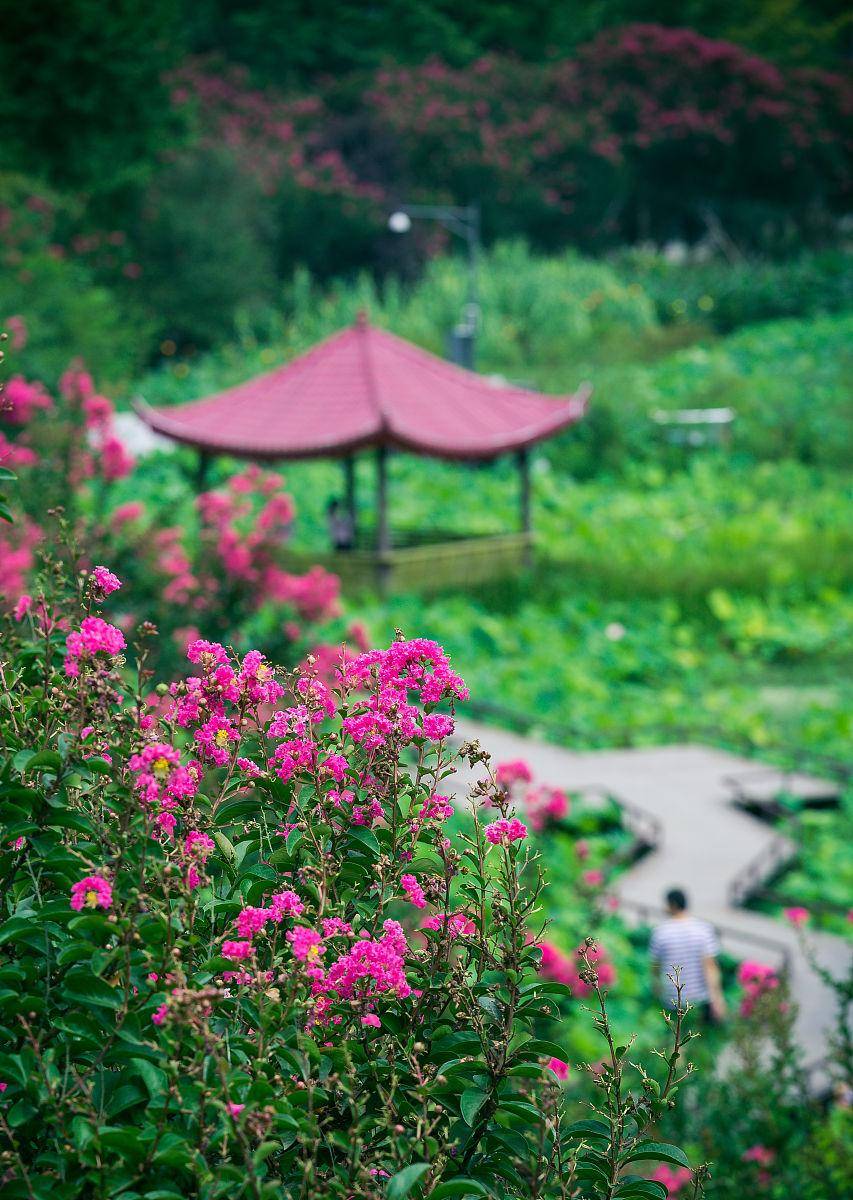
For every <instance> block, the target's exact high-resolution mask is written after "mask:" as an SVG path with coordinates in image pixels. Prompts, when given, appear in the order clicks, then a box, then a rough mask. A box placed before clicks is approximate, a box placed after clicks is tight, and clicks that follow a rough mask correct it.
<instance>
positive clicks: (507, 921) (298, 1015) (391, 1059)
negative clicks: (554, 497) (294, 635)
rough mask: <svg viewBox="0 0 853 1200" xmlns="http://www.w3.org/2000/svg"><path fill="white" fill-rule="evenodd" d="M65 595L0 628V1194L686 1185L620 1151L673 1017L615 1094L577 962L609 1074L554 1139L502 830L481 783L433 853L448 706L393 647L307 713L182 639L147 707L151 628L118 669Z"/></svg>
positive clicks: (218, 653) (552, 1000)
mask: <svg viewBox="0 0 853 1200" xmlns="http://www.w3.org/2000/svg"><path fill="white" fill-rule="evenodd" d="M84 578H85V583H84V586H82V587H79V588H78V587H76V586H75V587H74V588H69V589H67V590H68V592H69V593H70V595H71V597H72V599H71V600H68V601H61V600H60V599H58V598H57V597H55V596H53V595H51V596H49V597H48V596H46V595H45V594H44V593H43V591H42V590H41V588H40V587H39V586H36V587H34V588H33V593H34V595H33V598H32V599H31V602H30V604H29V605H28V606H27V611H26V612H23V613H22V619H21V621H20V622H18V623H15V622H14V621H12V620H11V619H10V618H6V619H5V620H6V630H5V632H4V653H5V660H4V662H3V664H2V673H3V682H4V684H5V686H6V688H7V689H9V690H10V691H11V692H12V693H13V694H14V697H15V700H14V703H13V704H11V705H6V706H4V707H2V709H0V723H2V746H3V758H2V766H0V846H2V850H0V877H2V896H3V912H2V918H0V1034H1V1035H0V1081H2V1092H3V1094H2V1099H0V1154H2V1158H0V1163H1V1164H2V1170H3V1172H4V1175H3V1184H4V1194H5V1192H6V1191H7V1190H8V1194H9V1195H18V1194H21V1195H24V1196H28V1197H32V1196H37V1197H42V1196H47V1195H48V1194H49V1193H53V1194H56V1195H59V1196H61V1197H77V1196H80V1197H83V1196H90V1195H93V1196H95V1195H96V1196H104V1197H106V1196H107V1195H115V1196H127V1197H130V1196H132V1195H139V1194H147V1195H160V1196H163V1197H171V1196H175V1195H186V1194H187V1193H188V1191H191V1192H193V1194H198V1195H199V1196H202V1197H206V1198H207V1197H211V1198H213V1197H224V1196H226V1195H227V1196H229V1197H234V1196H251V1197H269V1198H272V1197H273V1196H275V1197H280V1196H296V1195H299V1196H302V1197H314V1198H316V1200H320V1197H324V1198H325V1197H341V1198H343V1197H363V1198H365V1200H367V1198H377V1200H378V1197H380V1196H383V1195H387V1196H388V1197H391V1198H395V1197H396V1198H398V1200H399V1198H400V1197H403V1196H406V1195H409V1194H415V1193H418V1194H421V1195H431V1196H435V1197H436V1198H438V1197H440V1196H457V1195H460V1196H461V1195H464V1194H473V1195H494V1196H502V1197H503V1196H505V1197H511V1196H529V1195H533V1194H536V1195H540V1196H565V1195H566V1194H567V1193H566V1186H567V1183H566V1181H567V1180H569V1181H571V1183H570V1185H569V1186H570V1187H571V1190H572V1194H574V1195H582V1196H589V1197H612V1196H614V1195H616V1194H617V1191H618V1195H619V1196H620V1197H624V1198H626V1200H632V1198H634V1200H639V1198H640V1197H641V1196H642V1197H647V1196H649V1195H654V1196H657V1197H660V1200H663V1196H664V1189H663V1188H662V1187H661V1188H659V1189H658V1190H653V1191H651V1192H650V1191H649V1187H650V1186H651V1187H654V1185H650V1184H648V1183H646V1182H642V1187H641V1186H640V1183H641V1181H640V1180H639V1179H638V1177H637V1176H636V1175H635V1174H634V1173H633V1172H634V1168H633V1164H634V1163H635V1162H639V1161H649V1160H651V1163H653V1162H654V1161H655V1160H657V1161H664V1162H667V1163H669V1164H671V1165H675V1166H679V1167H686V1166H687V1162H686V1159H685V1158H684V1155H683V1154H682V1153H681V1151H679V1150H678V1149H677V1148H675V1147H673V1146H667V1145H661V1144H657V1143H654V1142H650V1141H649V1140H648V1139H646V1137H645V1134H646V1131H647V1130H648V1128H649V1127H650V1125H651V1123H652V1122H653V1121H656V1120H658V1119H659V1118H660V1117H661V1115H662V1113H663V1112H664V1111H666V1109H667V1108H668V1107H669V1106H670V1105H671V1103H672V1102H671V1100H670V1099H669V1098H668V1097H669V1094H670V1091H672V1090H673V1089H674V1088H675V1087H676V1086H677V1083H678V1082H679V1080H680V1076H679V1074H678V1072H677V1065H676V1064H677V1063H678V1060H679V1057H680V1053H681V1047H682V1045H683V1039H682V1038H681V1034H680V1018H679V1022H678V1025H679V1030H678V1031H677V1032H676V1039H675V1044H674V1046H673V1048H672V1050H671V1051H670V1053H669V1055H668V1056H667V1062H668V1073H667V1074H666V1077H665V1078H663V1079H662V1081H661V1082H660V1083H656V1082H653V1081H649V1080H648V1079H647V1078H646V1079H645V1082H644V1085H643V1088H642V1089H641V1090H638V1091H637V1092H631V1091H630V1090H629V1089H628V1088H627V1086H626V1084H625V1083H624V1081H623V1073H624V1072H625V1070H626V1069H627V1067H626V1064H624V1063H623V1061H622V1056H623V1055H624V1053H625V1051H624V1048H623V1047H617V1046H616V1045H615V1043H614V1042H613V1040H612V1034H611V1032H610V1026H609V1022H608V1018H607V1013H606V1009H605V1008H604V994H603V992H602V988H601V969H600V968H601V964H600V963H597V962H596V961H595V954H594V953H593V952H592V951H591V949H590V947H589V946H588V945H586V946H585V947H583V948H582V951H581V956H580V959H581V962H582V968H581V975H582V978H583V981H584V982H585V983H586V985H587V986H588V988H589V992H590V994H591V995H594V996H595V997H596V999H597V1002H598V1004H599V1013H598V1017H597V1024H598V1027H599V1028H600V1030H601V1031H602V1033H603V1034H604V1036H605V1038H606V1039H607V1043H608V1047H609V1049H608V1052H607V1055H606V1059H605V1063H604V1064H602V1065H599V1066H598V1067H596V1074H595V1080H596V1085H597V1087H598V1088H599V1094H600V1100H599V1102H598V1105H597V1108H596V1115H595V1119H584V1120H581V1121H579V1122H576V1123H574V1124H571V1125H570V1124H567V1120H566V1115H565V1112H564V1099H563V1093H562V1090H561V1086H560V1080H562V1079H563V1078H564V1077H566V1076H567V1075H569V1070H568V1064H567V1062H566V1060H565V1058H564V1056H563V1053H562V1052H561V1048H560V1046H559V1045H557V1044H555V1043H553V1042H550V1041H546V1040H542V1039H541V1038H539V1037H538V1036H537V1024H538V1022H539V1021H540V1020H541V1018H542V1015H543V1014H548V1013H549V1012H551V1011H552V1010H553V1009H554V1007H555V1005H556V1004H557V1002H558V1000H559V998H560V997H561V996H563V995H565V993H566V988H565V986H564V985H563V984H561V983H557V982H552V981H548V980H546V979H544V978H542V976H540V974H539V973H538V972H537V969H536V968H537V963H538V959H539V956H540V949H539V947H538V945H537V942H536V939H532V938H531V936H530V934H529V932H528V925H529V923H530V921H531V919H532V917H533V913H534V911H535V910H536V908H537V906H538V902H539V897H540V893H541V883H540V882H534V885H533V886H532V887H528V886H526V884H525V883H524V879H525V878H526V877H528V876H529V875H530V874H531V872H532V873H533V874H534V877H535V870H536V868H535V861H534V856H533V855H532V853H531V850H530V848H529V845H528V839H527V838H526V836H525V831H524V826H523V823H522V822H521V821H519V820H518V818H516V817H514V816H513V813H512V810H511V808H510V807H509V803H508V799H507V796H506V793H505V792H504V791H503V789H502V788H500V787H499V786H498V785H496V784H495V783H494V782H490V783H485V784H482V785H479V786H478V794H477V796H476V797H475V800H476V801H478V802H479V801H480V800H482V799H488V800H489V801H490V805H489V807H488V809H487V810H486V811H487V812H488V814H489V816H488V819H487V820H488V823H487V824H485V825H484V824H483V823H481V821H480V819H479V815H478V808H479V804H477V805H476V806H475V807H474V809H473V815H472V820H471V823H470V825H468V826H467V827H466V831H465V832H459V833H457V834H455V835H453V836H451V835H450V823H449V817H450V816H451V814H452V811H453V806H452V805H451V804H450V803H449V802H448V801H447V799H446V798H445V797H444V796H443V795H441V794H438V789H439V788H441V787H442V786H444V787H446V784H445V782H444V781H446V780H447V779H448V777H449V776H450V775H451V774H452V772H453V764H454V755H453V753H452V751H451V748H450V745H449V743H448V737H449V735H450V734H451V732H452V728H453V710H454V707H455V705H456V704H457V703H458V702H459V701H461V700H464V699H465V697H466V696H467V689H466V688H465V685H464V683H463V681H462V680H461V679H460V678H459V676H458V675H457V674H456V673H455V672H454V671H453V669H452V667H451V665H450V663H449V661H448V659H447V657H446V655H445V654H444V653H443V651H442V650H441V648H440V647H439V646H438V645H437V644H435V643H434V642H429V641H425V640H422V639H415V640H412V641H397V642H395V643H393V644H392V645H391V646H389V647H388V648H387V649H384V650H371V651H368V652H365V653H362V654H360V655H358V656H356V657H354V658H350V659H344V660H342V662H341V664H340V667H339V669H338V671H337V673H336V675H335V678H334V679H333V680H332V681H330V682H327V681H325V680H324V679H322V678H321V677H320V676H319V675H318V674H317V673H316V672H315V671H312V670H310V669H309V670H304V671H296V672H291V673H283V672H282V671H280V670H279V669H278V668H276V667H274V666H273V665H272V664H271V663H270V662H269V661H268V660H267V659H266V658H265V657H264V656H263V655H261V654H260V653H258V652H256V651H250V652H248V653H247V654H245V655H243V656H242V657H239V658H238V657H235V656H234V655H232V654H231V653H230V652H228V651H227V650H226V649H225V648H224V647H223V646H222V645H220V644H219V643H217V642H213V641H208V640H205V639H201V638H197V639H195V640H194V641H192V642H191V643H190V645H189V646H188V648H187V658H188V659H189V662H190V664H191V666H190V673H189V674H188V675H186V677H184V678H181V679H178V680H176V681H174V682H172V683H171V684H168V685H166V684H160V685H158V686H157V687H156V688H154V691H153V693H152V679H151V672H150V670H149V668H148V666H147V659H148V650H147V649H146V645H147V638H148V637H149V636H150V633H151V630H150V627H149V628H148V629H146V628H145V627H143V628H142V629H141V631H140V637H141V641H138V642H137V643H136V644H135V646H134V647H133V654H134V663H133V669H132V670H131V668H130V666H129V665H128V664H126V663H125V655H126V654H130V653H131V650H130V649H129V648H128V646H127V645H126V641H125V637H124V635H123V634H122V632H121V630H119V629H118V628H117V627H116V626H114V625H113V624H111V623H110V622H109V621H108V620H106V619H105V618H104V617H102V616H100V615H99V613H98V612H97V606H98V604H99V603H100V597H101V596H102V595H103V594H104V592H105V591H106V590H108V586H109V587H112V588H113V590H116V589H115V585H114V582H113V576H112V572H108V571H107V570H106V569H104V570H98V571H96V572H93V573H92V574H90V575H88V576H85V577H84ZM107 585H108V586H107ZM81 604H82V608H81V607H80V605H81ZM439 706H442V711H439ZM462 753H463V754H464V756H465V757H467V758H468V759H469V760H470V761H472V762H473V761H481V760H483V755H482V752H481V751H480V750H479V749H478V748H477V747H475V746H470V747H467V748H464V749H463V752H462ZM495 808H496V809H497V816H495V813H494V809H495ZM495 826H497V827H498V829H499V833H498V834H497V835H492V836H491V837H490V836H488V834H487V832H486V830H487V829H490V828H494V827H495ZM421 914H424V916H421ZM650 1169H651V1167H650ZM632 1181H634V1182H632Z"/></svg>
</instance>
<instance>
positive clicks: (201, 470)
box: [195, 450, 213, 492]
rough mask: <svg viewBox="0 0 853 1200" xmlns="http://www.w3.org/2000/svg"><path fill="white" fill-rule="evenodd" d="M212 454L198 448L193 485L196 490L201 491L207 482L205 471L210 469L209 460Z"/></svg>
mask: <svg viewBox="0 0 853 1200" xmlns="http://www.w3.org/2000/svg"><path fill="white" fill-rule="evenodd" d="M212 457H213V456H212V455H211V454H208V452H207V451H206V450H199V452H198V462H197V463H196V468H195V486H196V491H197V492H203V491H204V489H205V485H206V483H207V473H208V471H209V470H210V460H211V458H212Z"/></svg>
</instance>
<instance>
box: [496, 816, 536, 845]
mask: <svg viewBox="0 0 853 1200" xmlns="http://www.w3.org/2000/svg"><path fill="white" fill-rule="evenodd" d="M526 837H527V826H526V825H525V824H524V822H523V821H519V819H518V817H501V818H500V820H498V821H494V822H493V823H492V824H491V825H487V826H486V840H487V841H489V842H491V843H492V845H493V846H497V845H503V846H508V845H509V844H510V843H511V842H520V841H522V839H523V838H526Z"/></svg>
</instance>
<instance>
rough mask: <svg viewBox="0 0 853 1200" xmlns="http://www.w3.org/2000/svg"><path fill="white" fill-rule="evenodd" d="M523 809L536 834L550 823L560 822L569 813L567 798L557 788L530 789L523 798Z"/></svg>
mask: <svg viewBox="0 0 853 1200" xmlns="http://www.w3.org/2000/svg"><path fill="white" fill-rule="evenodd" d="M524 808H525V811H526V813H527V818H528V820H529V821H530V826H531V828H532V829H533V830H534V831H535V832H536V833H541V832H542V830H543V829H544V828H545V827H546V826H547V825H549V824H550V823H551V822H552V821H562V820H563V819H564V818H565V817H566V816H568V813H569V798H568V796H567V795H566V793H565V792H563V791H561V790H560V789H559V788H552V787H540V788H531V789H530V790H529V791H528V792H527V795H526V796H525V797H524Z"/></svg>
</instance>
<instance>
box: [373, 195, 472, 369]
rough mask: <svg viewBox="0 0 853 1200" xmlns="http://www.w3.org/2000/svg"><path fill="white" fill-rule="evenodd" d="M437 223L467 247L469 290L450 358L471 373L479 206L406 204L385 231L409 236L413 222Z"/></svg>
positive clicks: (393, 216) (453, 338)
mask: <svg viewBox="0 0 853 1200" xmlns="http://www.w3.org/2000/svg"><path fill="white" fill-rule="evenodd" d="M413 219H414V220H423V221H438V223H439V224H440V225H442V226H444V228H445V229H447V230H449V231H450V232H451V233H455V234H456V236H457V237H461V238H462V239H463V240H464V241H465V243H466V244H467V246H468V289H467V296H466V299H465V307H464V308H463V310H462V319H461V320H460V321H459V323H458V324H457V325H456V327H455V328H454V330H453V332H452V334H451V339H450V347H451V357H452V359H453V361H454V362H455V363H457V364H458V365H459V366H460V367H467V368H468V370H469V371H473V369H474V342H475V338H476V336H477V329H478V327H479V324H480V301H479V295H478V290H477V265H478V260H479V257H480V206H479V204H466V205H465V206H464V207H455V206H452V205H444V204H407V205H406V206H405V207H404V208H400V209H398V210H397V211H396V212H393V213H391V215H390V216H389V218H388V228H389V229H390V230H391V232H392V233H408V232H409V230H410V229H411V228H412V220H413Z"/></svg>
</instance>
